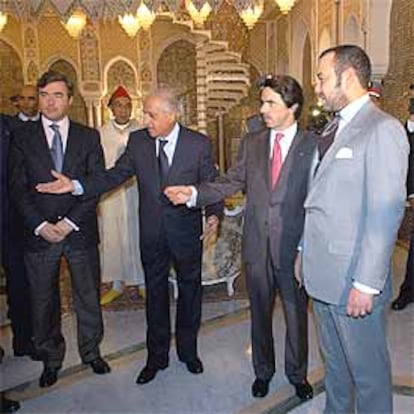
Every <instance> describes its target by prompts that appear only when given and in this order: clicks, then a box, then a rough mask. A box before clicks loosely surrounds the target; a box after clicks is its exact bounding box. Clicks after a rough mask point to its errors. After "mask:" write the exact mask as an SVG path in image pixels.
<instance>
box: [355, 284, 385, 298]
mask: <svg viewBox="0 0 414 414" xmlns="http://www.w3.org/2000/svg"><path fill="white" fill-rule="evenodd" d="M353 285H354V288H355V289H357V290H359V291H360V292H362V293H367V294H369V295H378V294H379V293H380V291H379V290H378V289H374V288H372V287H369V286H367V285H364V284H362V283H359V282H354V283H353Z"/></svg>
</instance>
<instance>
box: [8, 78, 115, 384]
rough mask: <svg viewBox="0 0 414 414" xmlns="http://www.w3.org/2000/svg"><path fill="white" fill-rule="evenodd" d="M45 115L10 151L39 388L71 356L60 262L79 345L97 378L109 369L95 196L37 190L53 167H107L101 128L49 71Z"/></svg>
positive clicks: (85, 170)
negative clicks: (73, 115) (76, 117)
mask: <svg viewBox="0 0 414 414" xmlns="http://www.w3.org/2000/svg"><path fill="white" fill-rule="evenodd" d="M37 86H38V90H39V106H40V109H41V112H42V116H41V118H40V120H39V122H34V123H32V125H28V126H27V127H25V128H21V129H20V130H19V134H18V135H16V136H15V137H14V139H13V141H12V145H11V147H10V174H9V179H10V189H11V192H10V193H11V196H12V198H13V202H14V204H15V205H16V206H17V207H18V209H19V212H20V214H21V215H22V216H23V218H24V226H25V252H24V260H25V265H26V272H27V277H28V281H29V285H30V293H31V299H32V318H33V334H34V343H35V348H36V352H38V353H39V355H40V357H41V358H42V360H43V364H44V370H43V373H42V375H41V377H40V380H39V385H40V386H41V387H48V386H51V385H52V384H54V383H55V382H56V381H57V374H58V371H59V369H60V368H61V366H62V361H63V358H64V354H65V341H64V338H63V336H62V332H61V323H60V300H59V267H60V259H61V257H62V256H65V257H66V259H67V261H68V263H69V267H70V270H71V284H72V291H73V302H74V309H75V313H76V316H77V327H78V328H77V332H78V347H79V353H80V356H81V359H82V361H83V362H84V363H85V364H89V365H90V366H91V368H92V370H93V371H94V372H95V373H96V374H105V373H107V372H109V371H110V368H109V366H108V365H107V363H106V362H105V361H104V360H103V359H102V358H101V357H100V353H99V344H100V342H101V340H102V336H103V323H102V314H101V308H100V305H99V284H100V280H99V279H100V273H99V256H98V249H97V245H98V241H99V240H98V239H99V238H98V228H97V217H96V204H97V202H98V199H97V197H95V198H91V199H90V200H87V201H84V200H81V199H77V198H75V197H72V196H71V195H59V196H50V195H46V194H40V193H38V192H37V191H36V190H35V184H36V183H38V182H39V181H44V180H48V179H50V178H51V175H50V170H51V169H53V168H55V169H57V170H59V171H64V172H65V173H67V174H75V175H87V174H93V173H95V172H98V171H103V170H104V162H103V152H102V148H101V145H100V142H99V135H98V132H97V131H96V130H93V129H90V128H87V127H85V126H82V125H80V124H77V123H75V122H72V121H71V120H70V119H69V118H68V115H67V114H68V112H69V109H70V106H71V103H72V99H73V98H72V97H73V84H72V83H71V82H70V81H69V80H68V79H67V78H66V77H65V76H64V75H62V74H60V73H57V72H46V73H44V74H43V75H42V77H41V78H40V79H39V81H38V85H37Z"/></svg>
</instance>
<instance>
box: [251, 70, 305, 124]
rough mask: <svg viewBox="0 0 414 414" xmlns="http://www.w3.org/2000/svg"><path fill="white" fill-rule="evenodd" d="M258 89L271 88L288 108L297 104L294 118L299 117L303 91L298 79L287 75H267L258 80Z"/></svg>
mask: <svg viewBox="0 0 414 414" xmlns="http://www.w3.org/2000/svg"><path fill="white" fill-rule="evenodd" d="M258 86H259V88H260V89H263V88H271V89H273V90H274V91H275V92H276V93H278V94H279V95H280V96H281V97H282V100H283V102H284V103H285V105H286V106H287V107H288V108H290V107H292V106H293V105H295V104H296V105H297V107H296V110H295V119H298V118H299V117H300V114H301V112H302V106H303V91H302V87H301V86H300V85H299V83H298V81H297V80H296V79H294V78H292V76H289V75H267V76H266V77H264V78H262V79H260V80H259V82H258Z"/></svg>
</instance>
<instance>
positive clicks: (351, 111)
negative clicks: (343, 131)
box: [339, 94, 370, 124]
mask: <svg viewBox="0 0 414 414" xmlns="http://www.w3.org/2000/svg"><path fill="white" fill-rule="evenodd" d="M369 100H370V97H369V95H368V94H365V95H362V96H361V97H360V98H358V99H355V101H352V102H351V103H349V104H348V105H346V106H345V107H344V108H342V109H341V110H340V111H339V116H340V120H341V121H343V122H344V123H345V124H347V123H348V122H350V121H351V119H352V118H353V117H354V116H355V115H356V114H357V113H358V112H359V110H360V109H361V108H362V107H363V106H364V105H365V104H366V103H367V102H368V101H369Z"/></svg>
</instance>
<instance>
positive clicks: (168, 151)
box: [155, 122, 180, 165]
mask: <svg viewBox="0 0 414 414" xmlns="http://www.w3.org/2000/svg"><path fill="white" fill-rule="evenodd" d="M179 134H180V125H179V124H178V123H177V122H176V123H175V125H174V127H173V129H172V130H171V132H170V133H169V134H168V135H167V136H166V137H157V138H156V140H155V145H156V147H155V151H156V154H157V157H158V153H159V151H160V140H161V139H162V140H165V141H167V143H166V144H165V145H164V152H165V155H166V156H167V158H168V164H169V165H171V164H172V160H173V157H174V152H175V148H176V146H177V141H178V135H179Z"/></svg>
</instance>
